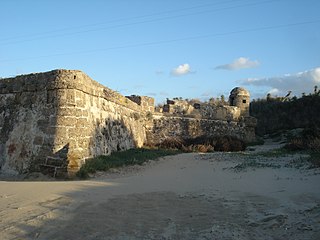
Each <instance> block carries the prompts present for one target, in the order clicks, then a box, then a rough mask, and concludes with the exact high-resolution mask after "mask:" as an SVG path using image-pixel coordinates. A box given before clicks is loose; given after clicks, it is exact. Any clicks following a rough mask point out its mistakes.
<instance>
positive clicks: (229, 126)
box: [0, 70, 255, 177]
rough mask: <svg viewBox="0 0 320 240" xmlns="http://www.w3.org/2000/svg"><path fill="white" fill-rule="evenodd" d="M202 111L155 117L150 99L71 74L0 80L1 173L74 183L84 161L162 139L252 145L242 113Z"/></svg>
mask: <svg viewBox="0 0 320 240" xmlns="http://www.w3.org/2000/svg"><path fill="white" fill-rule="evenodd" d="M242 98H243V96H242ZM233 101H234V102H235V100H234V99H233ZM248 104H249V101H248V102H246V103H245V105H246V106H247V105H248ZM173 105H174V104H173ZM206 107H207V106H202V108H201V106H200V109H199V108H198V109H193V110H192V111H191V110H190V111H189V112H184V113H178V112H176V113H173V112H171V113H170V112H163V113H160V112H155V107H154V99H153V98H150V97H142V96H129V97H125V96H122V95H121V94H119V93H117V92H115V91H113V90H111V89H109V88H107V87H105V86H103V85H101V84H99V83H97V82H95V81H94V80H92V79H91V78H89V77H88V76H87V75H86V74H84V73H83V72H81V71H77V70H53V71H50V72H45V73H36V74H28V75H22V76H17V77H15V78H6V79H0V173H1V172H4V173H12V174H18V173H27V172H32V171H41V172H43V173H46V174H50V175H52V176H55V177H64V176H66V175H68V176H72V175H74V173H75V172H77V171H78V170H79V168H80V167H81V165H82V164H83V163H84V162H85V160H86V159H88V158H92V157H94V156H99V155H108V154H110V153H111V152H114V151H121V150H126V149H130V148H134V147H142V146H143V145H145V144H156V143H159V142H161V141H162V140H164V139H165V138H167V137H196V136H202V135H207V136H220V135H230V136H235V137H238V138H240V139H243V140H245V141H253V140H254V138H255V135H254V127H255V119H253V118H251V117H249V116H248V114H247V113H246V110H245V107H244V108H242V107H241V106H240V107H237V106H225V107H221V109H220V108H218V107H216V108H212V109H211V110H210V111H208V109H207V110H205V109H206ZM207 108H208V107H207ZM243 113H244V114H243Z"/></svg>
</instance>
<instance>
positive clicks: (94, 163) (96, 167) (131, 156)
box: [77, 148, 181, 179]
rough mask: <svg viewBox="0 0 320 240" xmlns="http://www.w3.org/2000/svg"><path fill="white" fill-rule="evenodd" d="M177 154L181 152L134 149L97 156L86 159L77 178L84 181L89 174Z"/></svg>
mask: <svg viewBox="0 0 320 240" xmlns="http://www.w3.org/2000/svg"><path fill="white" fill-rule="evenodd" d="M178 153H181V152H179V151H176V150H164V149H147V148H136V149H129V150H126V151H121V152H114V153H112V154H111V155H108V156H99V157H95V158H92V159H88V160H87V161H86V163H85V164H84V165H82V166H81V168H80V170H79V171H78V173H77V176H78V177H79V178H82V179H85V178H88V177H89V174H90V173H95V172H97V171H107V170H109V169H111V168H119V167H124V166H130V165H142V164H143V163H145V162H147V161H149V160H154V159H157V158H160V157H163V156H168V155H174V154H178Z"/></svg>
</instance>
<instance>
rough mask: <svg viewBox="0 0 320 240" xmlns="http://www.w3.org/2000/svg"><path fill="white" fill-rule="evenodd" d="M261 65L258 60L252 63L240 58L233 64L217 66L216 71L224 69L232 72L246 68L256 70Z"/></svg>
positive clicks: (247, 59)
mask: <svg viewBox="0 0 320 240" xmlns="http://www.w3.org/2000/svg"><path fill="white" fill-rule="evenodd" d="M259 65H260V63H259V61H257V60H254V61H252V60H250V59H249V58H245V57H240V58H238V59H235V60H234V61H233V62H232V63H228V64H224V65H220V66H217V67H216V68H215V69H224V70H231V71H232V70H238V69H244V68H255V67H258V66H259Z"/></svg>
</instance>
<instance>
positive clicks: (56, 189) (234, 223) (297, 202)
mask: <svg viewBox="0 0 320 240" xmlns="http://www.w3.org/2000/svg"><path fill="white" fill-rule="evenodd" d="M273 147H274V146H272V144H269V145H267V146H265V147H264V149H262V148H261V150H266V149H268V148H273ZM248 154H251V153H242V154H241V153H236V154H235V153H212V154H181V155H177V156H171V157H166V158H164V159H162V160H160V161H156V162H151V163H148V164H146V165H144V166H135V167H130V168H125V169H121V170H116V171H114V172H112V173H108V174H100V175H99V174H98V176H96V178H94V179H92V180H89V181H68V182H54V181H49V182H39V181H38V182H30V181H29V182H26V181H24V182H7V181H1V182H0V232H1V239H3V240H7V239H291V240H292V239H320V188H319V182H320V175H319V174H318V172H317V171H314V170H307V169H301V168H300V169H297V168H288V167H285V166H286V163H289V162H290V161H292V159H293V158H299V156H286V157H279V158H277V159H269V160H266V159H264V158H263V157H258V156H255V158H254V160H255V161H256V162H258V163H265V162H266V161H268V163H273V162H274V164H278V163H280V165H281V167H279V168H278V167H277V168H274V167H272V166H273V165H272V164H271V165H268V166H269V167H261V166H263V165H257V166H260V167H254V166H253V167H252V166H251V167H246V168H244V169H240V170H236V169H237V168H234V167H235V166H239V164H241V163H244V162H245V161H248ZM250 159H251V160H252V158H250Z"/></svg>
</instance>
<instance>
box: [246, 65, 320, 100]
mask: <svg viewBox="0 0 320 240" xmlns="http://www.w3.org/2000/svg"><path fill="white" fill-rule="evenodd" d="M240 82H241V83H242V84H243V85H251V86H265V87H270V91H269V93H271V94H272V95H283V94H286V93H287V92H288V91H292V92H293V94H295V95H300V94H301V93H303V92H305V93H309V92H312V91H313V88H314V86H315V85H319V84H320V67H317V68H314V69H311V70H307V71H304V72H299V73H295V74H285V75H283V76H279V77H270V78H248V79H245V80H242V81H240Z"/></svg>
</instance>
